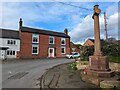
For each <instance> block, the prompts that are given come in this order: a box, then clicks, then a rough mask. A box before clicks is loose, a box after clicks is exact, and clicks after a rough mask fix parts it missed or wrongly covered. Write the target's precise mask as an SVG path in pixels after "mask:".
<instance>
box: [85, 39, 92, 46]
mask: <svg viewBox="0 0 120 90" xmlns="http://www.w3.org/2000/svg"><path fill="white" fill-rule="evenodd" d="M83 46H94V43H93V42H92V41H90V40H89V39H88V40H87V41H85V43H84V44H83Z"/></svg>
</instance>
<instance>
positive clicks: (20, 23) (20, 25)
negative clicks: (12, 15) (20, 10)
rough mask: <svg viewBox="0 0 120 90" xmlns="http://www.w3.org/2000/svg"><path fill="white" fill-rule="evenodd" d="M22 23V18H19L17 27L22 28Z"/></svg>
mask: <svg viewBox="0 0 120 90" xmlns="http://www.w3.org/2000/svg"><path fill="white" fill-rule="evenodd" d="M22 24H23V21H22V18H20V21H19V29H21V28H22Z"/></svg>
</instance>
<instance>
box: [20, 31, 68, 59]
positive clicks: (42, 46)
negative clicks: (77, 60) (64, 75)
mask: <svg viewBox="0 0 120 90" xmlns="http://www.w3.org/2000/svg"><path fill="white" fill-rule="evenodd" d="M54 39H55V41H54V43H55V46H56V48H55V50H56V54H55V55H56V57H64V56H65V55H66V54H70V47H69V43H70V39H69V38H66V46H65V47H66V54H64V55H62V54H61V37H54ZM48 46H49V35H39V53H38V54H37V55H32V33H28V32H21V42H20V58H46V57H48Z"/></svg>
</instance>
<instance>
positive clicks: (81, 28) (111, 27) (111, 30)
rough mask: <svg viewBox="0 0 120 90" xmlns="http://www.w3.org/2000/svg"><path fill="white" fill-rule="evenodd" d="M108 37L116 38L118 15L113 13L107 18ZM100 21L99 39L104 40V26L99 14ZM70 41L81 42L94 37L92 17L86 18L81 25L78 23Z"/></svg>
mask: <svg viewBox="0 0 120 90" xmlns="http://www.w3.org/2000/svg"><path fill="white" fill-rule="evenodd" d="M108 18H109V19H108V35H109V37H111V36H112V37H114V38H118V13H115V14H113V15H111V16H109V17H108ZM99 21H100V32H101V38H104V39H105V26H104V15H103V14H101V15H100V17H99ZM69 35H70V36H71V41H73V42H75V43H76V42H83V41H85V39H87V38H93V37H94V22H93V19H92V15H88V16H86V17H85V18H84V19H83V20H82V22H81V23H79V24H78V25H77V26H76V27H75V28H74V29H73V30H72V31H71V32H69Z"/></svg>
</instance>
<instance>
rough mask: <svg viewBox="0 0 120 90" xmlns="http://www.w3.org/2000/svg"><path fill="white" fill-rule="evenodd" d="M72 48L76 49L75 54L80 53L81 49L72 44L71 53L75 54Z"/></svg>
mask: <svg viewBox="0 0 120 90" xmlns="http://www.w3.org/2000/svg"><path fill="white" fill-rule="evenodd" d="M72 48H75V51H74V52H78V53H80V49H78V48H77V47H76V46H75V45H74V44H73V43H70V49H71V53H72V52H73V50H72Z"/></svg>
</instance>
